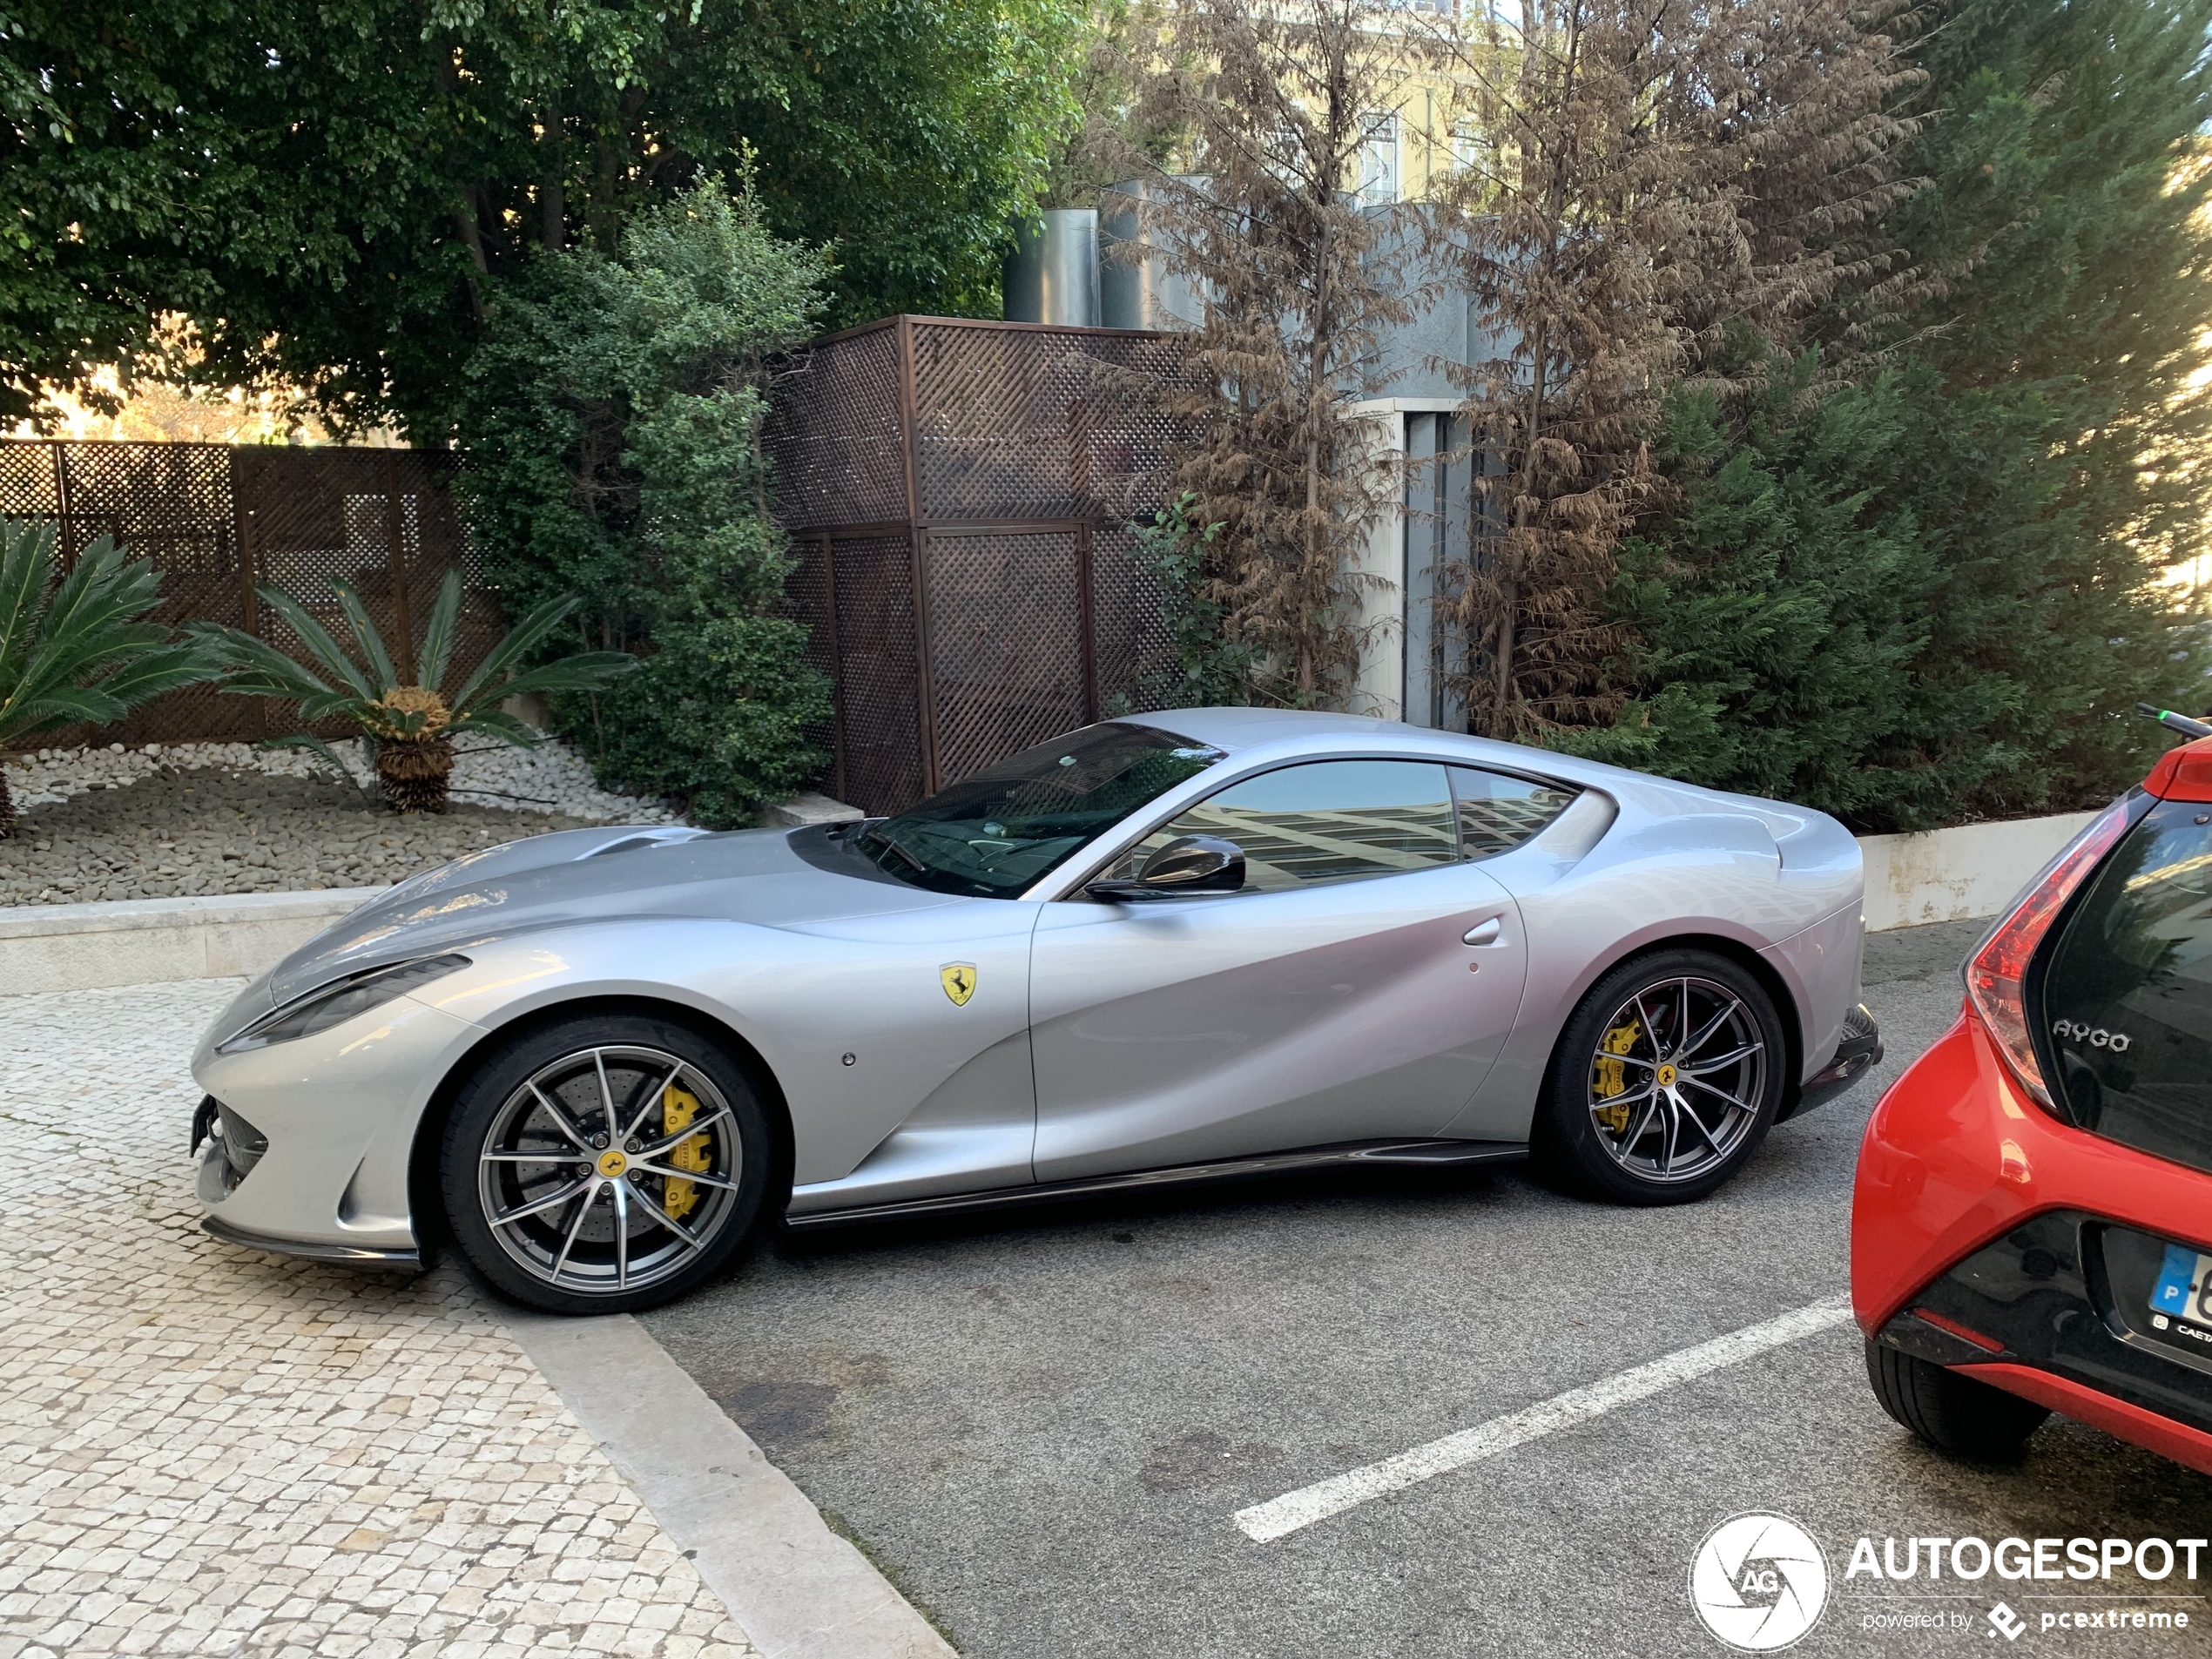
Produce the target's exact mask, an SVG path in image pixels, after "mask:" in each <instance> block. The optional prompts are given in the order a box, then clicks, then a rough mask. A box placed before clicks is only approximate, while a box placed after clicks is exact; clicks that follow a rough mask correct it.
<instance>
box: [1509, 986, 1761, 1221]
mask: <svg viewBox="0 0 2212 1659" xmlns="http://www.w3.org/2000/svg"><path fill="white" fill-rule="evenodd" d="M1788 1054H1789V1048H1788V1044H1787V1043H1786V1042H1785V1041H1784V1036H1783V1029H1782V1022H1781V1018H1780V1016H1779V1015H1777V1013H1776V1011H1775V1007H1774V1001H1773V999H1772V998H1771V997H1770V996H1769V995H1767V992H1766V990H1765V988H1764V987H1763V986H1762V985H1761V984H1760V983H1759V981H1757V979H1756V978H1754V977H1753V976H1752V975H1751V974H1750V973H1749V972H1747V971H1746V970H1745V969H1744V968H1741V967H1739V966H1738V965H1737V963H1735V962H1733V961H1730V960H1729V959H1728V958H1727V957H1725V956H1721V955H1718V954H1714V953H1712V952H1710V951H1702V950H1667V951H1659V952H1656V953H1654V954H1651V955H1649V956H1642V957H1638V958H1636V959H1635V960H1634V961H1628V962H1624V963H1622V965H1621V966H1620V967H1619V968H1615V969H1614V970H1613V971H1612V972H1611V973H1609V974H1607V975H1606V976H1605V977H1604V978H1603V979H1602V980H1600V981H1598V982H1597V984H1595V986H1593V987H1591V988H1590V990H1589V993H1588V995H1586V996H1584V997H1583V999H1582V1001H1581V1003H1580V1004H1579V1005H1577V1007H1576V1008H1575V1013H1574V1015H1572V1016H1571V1017H1570V1018H1569V1019H1568V1022H1567V1028H1566V1029H1565V1031H1564V1032H1562V1033H1561V1037H1560V1044H1559V1049H1558V1050H1557V1052H1556V1054H1555V1055H1554V1060H1553V1063H1552V1068H1551V1075H1550V1076H1549V1077H1548V1079H1547V1082H1546V1086H1545V1098H1544V1101H1543V1103H1542V1104H1541V1107H1540V1108H1539V1113H1538V1123H1537V1125H1536V1133H1535V1140H1536V1143H1537V1150H1538V1152H1539V1153H1540V1155H1542V1156H1545V1157H1548V1160H1549V1161H1550V1162H1552V1163H1554V1164H1555V1165H1564V1166H1565V1168H1566V1170H1567V1171H1568V1173H1569V1174H1571V1175H1572V1176H1573V1177H1575V1178H1576V1179H1578V1180H1579V1182H1580V1183H1581V1184H1582V1185H1584V1186H1586V1187H1588V1188H1590V1189H1593V1190H1595V1191H1596V1192H1598V1193H1600V1194H1601V1195H1602V1196H1604V1197H1609V1198H1612V1199H1614V1200H1615V1201H1616V1202H1620V1203H1624V1204H1686V1203H1689V1201H1691V1200H1693V1199H1696V1198H1702V1197H1704V1196H1705V1195H1706V1194H1707V1193H1709V1192H1710V1191H1712V1190H1714V1189H1715V1188H1716V1187H1717V1186H1719V1185H1720V1184H1722V1183H1723V1181H1726V1180H1727V1179H1728V1178H1729V1177H1730V1176H1732V1175H1733V1174H1735V1173H1736V1171H1737V1170H1738V1169H1740V1168H1742V1167H1743V1163H1744V1161H1745V1160H1746V1159H1748V1158H1749V1157H1750V1156H1751V1154H1752V1152H1753V1151H1755V1150H1757V1147H1758V1144H1759V1143H1760V1142H1761V1141H1762V1140H1764V1139H1765V1137H1766V1132H1767V1130H1769V1129H1770V1128H1771V1127H1772V1125H1773V1123H1774V1115H1775V1112H1776V1109H1777V1108H1778V1107H1779V1106H1780V1104H1781V1100H1782V1091H1783V1085H1784V1077H1785V1072H1786V1066H1787V1060H1788Z"/></svg>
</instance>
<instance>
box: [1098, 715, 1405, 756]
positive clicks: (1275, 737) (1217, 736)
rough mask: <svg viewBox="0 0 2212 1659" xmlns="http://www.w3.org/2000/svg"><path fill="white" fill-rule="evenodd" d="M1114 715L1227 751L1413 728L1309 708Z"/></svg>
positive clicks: (1400, 732) (1397, 733) (1399, 733)
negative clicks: (1300, 739) (1297, 739)
mask: <svg viewBox="0 0 2212 1659" xmlns="http://www.w3.org/2000/svg"><path fill="white" fill-rule="evenodd" d="M1118 718H1121V719H1123V720H1124V721H1126V722H1128V723H1129V724H1130V725H1149V726H1151V727H1154V728H1155V729H1157V730H1158V731H1162V732H1173V733H1174V734H1175V735H1176V736H1177V737H1179V738H1194V739H1196V740H1197V742H1200V743H1204V744H1207V745H1211V747H1213V748H1216V749H1220V750H1223V751H1225V752H1228V753H1231V754H1234V753H1235V752H1237V751H1238V750H1239V749H1250V748H1253V747H1255V746H1257V745H1260V744H1263V743H1280V742H1285V741H1286V740H1290V739H1294V738H1350V739H1352V740H1353V741H1358V740H1359V739H1362V738H1380V737H1383V736H1386V735H1389V736H1396V737H1406V736H1410V735H1413V732H1414V731H1415V730H1416V728H1414V727H1412V726H1408V725H1406V724H1405V723H1404V722H1402V721H1399V720H1377V719H1372V718H1369V717H1367V716H1366V715H1364V714H1331V713H1327V712H1325V711H1319V710H1313V709H1244V708H1211V709H1161V710H1158V711H1155V712H1152V713H1149V714H1125V715H1122V716H1119V717H1118ZM1423 735H1427V734H1426V732H1424V733H1423Z"/></svg>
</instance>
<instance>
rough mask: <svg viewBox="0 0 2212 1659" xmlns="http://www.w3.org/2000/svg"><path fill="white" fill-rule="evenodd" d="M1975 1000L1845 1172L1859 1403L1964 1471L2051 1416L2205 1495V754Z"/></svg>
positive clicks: (2211, 1272) (2144, 808)
mask: <svg viewBox="0 0 2212 1659" xmlns="http://www.w3.org/2000/svg"><path fill="white" fill-rule="evenodd" d="M2171 723H2173V724H2177V725H2178V724H2181V722H2180V721H2178V720H2177V719H2176V720H2174V721H2172V722H2171ZM2196 729H2197V730H2199V731H2202V726H2198V727H2197V728H2196ZM1851 1299H1852V1303H1853V1305H1854V1308H1855V1311H1856V1312H1857V1313H1858V1323H1859V1325H1860V1326H1861V1328H1862V1329H1863V1330H1864V1331H1865V1333H1866V1374H1867V1378H1868V1379H1869V1380H1870V1381H1871V1383H1872V1384H1873V1387H1874V1393H1876V1395H1877V1396H1878V1397H1879V1398H1880V1399H1881V1402H1882V1404H1883V1406H1885V1408H1887V1410H1888V1412H1889V1413H1890V1415H1891V1416H1892V1417H1894V1418H1895V1419H1897V1420H1898V1422H1900V1423H1902V1424H1903V1425H1905V1427H1907V1428H1909V1429H1911V1430H1912V1432H1913V1433H1915V1434H1917V1435H1919V1437H1920V1438H1921V1439H1922V1440H1926V1441H1928V1442H1929V1443H1930V1444H1932V1445H1933V1446H1936V1447H1940V1448H1942V1449H1943V1450H1945V1451H1946V1452H1951V1453H1957V1454H1959V1455H1960V1456H1964V1457H1970V1458H1976V1459H1986V1460H1995V1459H2003V1458H2006V1457H2010V1456H2013V1455H2016V1454H2017V1453H2019V1452H2020V1449H2021V1447H2023V1446H2024V1445H2025V1443H2026V1442H2027V1438H2028V1436H2029V1435H2031V1434H2033V1433H2034V1432H2035V1431H2036V1429H2037V1427H2038V1426H2040V1425H2041V1423H2042V1421H2043V1420H2044V1419H2045V1418H2046V1417H2047V1416H2048V1415H2049V1414H2050V1413H2052V1412H2059V1413H2063V1414H2064V1415H2066V1416H2067V1417H2071V1418H2074V1419H2076V1420H2079V1421H2081V1422H2084V1423H2088V1424H2092V1425H2094V1426H2096V1427H2098V1428H2101V1429H2103V1430H2105V1431H2106V1432H2107V1433H2111V1434H2115V1435H2118V1436H2119V1437H2120V1438H2121V1439H2122V1440H2132V1441H2134V1443H2135V1444H2136V1445H2138V1446H2142V1447H2148V1448H2149V1449H2150V1450H2152V1451H2154V1452H2156V1453H2161V1455H2163V1456H2166V1457H2169V1458H2172V1459H2173V1460H2175V1461H2176V1462H2178V1463H2184V1464H2187V1465H2188V1466H2189V1467H2191V1468H2194V1469H2199V1470H2202V1471H2203V1472H2204V1473H2206V1474H2212V738H2203V739H2202V740H2200V741H2197V742H2195V743H2191V744H2188V745H2185V746H2184V747H2182V748H2179V749H2175V750H2173V751H2171V752H2168V754H2167V755H2166V756H2165V757H2164V758H2163V759H2161V760H2160V761H2159V763H2158V765H2156V766H2155V767H2154V768H2153V769H2152V771H2151V774H2150V776H2149V777H2148V778H2147V779H2144V781H2143V784H2142V786H2141V788H2139V789H2134V790H2131V791H2129V792H2128V794H2127V795H2125V796H2124V797H2122V798H2121V799H2119V800H2117V801H2114V803H2113V804H2112V805H2111V806H2109V807H2107V809H2106V810H2105V811H2104V812H2103V813H2100V814H2099V815H2098V817H2097V818H2096V819H2095V821H2094V822H2093V823H2092V824H2090V825H2089V826H2088V827H2087V829H2085V830H2083V831H2082V832H2081V833H2080V835H2079V836H2078V837H2076V838H2075V839H2074V841H2073V842H2072V843H2071V844H2070V845H2069V846H2067V847H2066V849H2065V850H2064V851H2063V852H2061V853H2060V854H2059V855H2058V857H2057V858H2055V859H2054V860H2052V861H2051V863H2050V864H2049V866H2047V867H2046V868H2045V870H2044V871H2043V873H2041V874H2040V875H2039V876H2038V877H2037V878H2036V879H2035V880H2034V881H2033V883H2032V884H2031V885H2030V886H2029V887H2028V888H2027V892H2026V894H2024V895H2023V896H2022V897H2021V898H2020V899H2019V900H2017V901H2015V903H2014V904H2013V907H2012V909H2011V910H2010V911H2009V912H2008V913H2007V914H2006V915H2005V916H2004V917H2002V918H2001V919H2000V921H1998V923H1997V925H1996V927H1994V928H1993V929H1992V930H1991V932H1990V933H1989V934H1988V935H1987V937H1986V938H1985V939H1984V941H1982V944H1981V945H1980V947H1979V948H1978V949H1977V950H1976V951H1975V952H1974V954H1973V957H1972V958H1971V959H1969V961H1967V963H1966V1006H1965V1008H1963V1009H1962V1010H1961V1011H1960V1013H1959V1022H1958V1023H1957V1024H1956V1025H1954V1026H1952V1028H1951V1029H1950V1030H1949V1031H1948V1032H1947V1033H1946V1034H1945V1035H1944V1037H1943V1038H1942V1040H1941V1041H1940V1042H1938V1043H1937V1044H1936V1045H1935V1046H1934V1047H1933V1048H1932V1049H1929V1050H1928V1052H1927V1053H1925V1055H1921V1056H1920V1058H1919V1060H1917V1061H1915V1062H1913V1064H1912V1068H1911V1069H1909V1070H1907V1071H1906V1072H1905V1075H1904V1076H1902V1077H1900V1078H1898V1081H1897V1082H1896V1083H1895V1084H1893V1085H1892V1087H1891V1089H1890V1090H1889V1092H1888V1093H1887V1094H1885V1095H1884V1096H1882V1099H1881V1103H1879V1104H1878V1106H1876V1108H1875V1109H1874V1116H1873V1117H1872V1119H1871V1121H1870V1122H1869V1123H1867V1125H1866V1137H1865V1141H1864V1143H1862V1144H1861V1146H1860V1148H1859V1155H1858V1184H1857V1188H1856V1190H1855V1192H1854V1194H1853V1198H1852V1205H1851Z"/></svg>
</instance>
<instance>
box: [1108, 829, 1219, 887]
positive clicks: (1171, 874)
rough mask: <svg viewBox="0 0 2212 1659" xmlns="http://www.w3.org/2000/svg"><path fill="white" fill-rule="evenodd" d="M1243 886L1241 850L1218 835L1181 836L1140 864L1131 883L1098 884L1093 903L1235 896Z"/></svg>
mask: <svg viewBox="0 0 2212 1659" xmlns="http://www.w3.org/2000/svg"><path fill="white" fill-rule="evenodd" d="M1242 887H1244V848H1243V847H1241V846H1238V845H1237V843H1236V842H1234V841H1224V840H1222V839H1221V837H1220V836H1218V835H1184V836H1180V837H1178V838H1177V839H1176V840H1172V841H1170V842H1169V843H1168V844H1167V845H1166V846H1163V847H1162V848H1161V849H1160V850H1159V851H1158V852H1157V853H1153V854H1152V856H1151V857H1150V858H1148V859H1146V860H1144V867H1143V869H1141V870H1139V871H1138V872H1137V873H1136V880H1133V881H1109V880H1099V881H1093V882H1090V883H1089V884H1087V885H1086V886H1085V887H1084V888H1083V891H1084V892H1085V893H1088V894H1090V895H1091V897H1093V898H1095V899H1172V898H1175V897H1177V895H1178V894H1186V893H1199V894H1204V893H1212V894H1221V893H1235V892H1238V890H1240V889H1241V888H1242Z"/></svg>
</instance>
